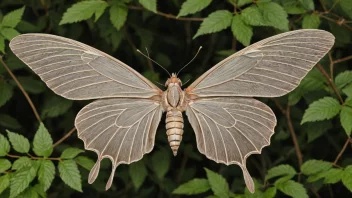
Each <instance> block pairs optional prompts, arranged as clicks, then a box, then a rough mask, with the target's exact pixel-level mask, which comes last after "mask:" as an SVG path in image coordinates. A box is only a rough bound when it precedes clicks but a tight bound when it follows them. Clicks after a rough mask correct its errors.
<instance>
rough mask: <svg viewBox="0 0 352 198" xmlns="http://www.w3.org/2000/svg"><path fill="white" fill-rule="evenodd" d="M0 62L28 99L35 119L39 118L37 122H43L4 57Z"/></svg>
mask: <svg viewBox="0 0 352 198" xmlns="http://www.w3.org/2000/svg"><path fill="white" fill-rule="evenodd" d="M0 62H1V63H2V65H3V66H4V67H5V69H6V70H7V72H8V73H9V74H10V76H11V77H12V79H13V80H14V81H15V82H16V84H17V86H18V88H20V90H21V91H22V93H23V95H24V97H26V99H27V101H28V103H29V105H30V106H31V108H32V110H33V113H34V115H35V117H36V118H37V120H38V121H39V122H42V120H41V119H40V116H39V114H38V111H37V109H36V108H35V106H34V104H33V102H32V100H31V98H30V97H29V95H28V93H27V92H26V91H25V90H24V88H23V86H22V85H21V83H20V82H19V81H18V80H17V78H16V76H15V75H14V74H13V73H12V71H11V69H10V68H9V67H8V66H7V65H6V63H5V62H4V60H3V59H2V57H0Z"/></svg>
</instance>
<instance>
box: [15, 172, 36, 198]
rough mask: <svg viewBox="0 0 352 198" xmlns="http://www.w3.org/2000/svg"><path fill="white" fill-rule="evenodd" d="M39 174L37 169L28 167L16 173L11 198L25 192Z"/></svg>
mask: <svg viewBox="0 0 352 198" xmlns="http://www.w3.org/2000/svg"><path fill="white" fill-rule="evenodd" d="M36 174H37V169H36V168H35V167H26V168H22V169H21V170H18V171H16V172H15V173H14V174H13V176H12V177H11V182H10V198H13V197H16V196H17V195H19V194H20V193H21V192H23V191H24V190H25V189H26V188H27V187H28V186H29V184H30V183H31V182H32V181H33V179H34V178H35V176H36Z"/></svg>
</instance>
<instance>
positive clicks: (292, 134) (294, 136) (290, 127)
mask: <svg viewBox="0 0 352 198" xmlns="http://www.w3.org/2000/svg"><path fill="white" fill-rule="evenodd" d="M290 111H291V108H290V105H287V108H286V119H287V125H288V130H289V131H290V133H291V137H292V141H293V144H294V145H295V150H296V155H297V160H298V164H299V167H301V166H302V164H303V157H302V152H301V149H300V148H299V144H298V141H297V136H296V133H295V131H294V128H293V125H292V121H291V115H290V114H291V112H290Z"/></svg>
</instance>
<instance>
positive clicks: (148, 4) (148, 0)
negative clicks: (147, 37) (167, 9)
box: [139, 0, 157, 13]
mask: <svg viewBox="0 0 352 198" xmlns="http://www.w3.org/2000/svg"><path fill="white" fill-rule="evenodd" d="M139 3H140V4H141V5H142V6H143V7H144V8H145V9H147V10H150V11H152V12H154V13H156V12H157V9H156V0H139Z"/></svg>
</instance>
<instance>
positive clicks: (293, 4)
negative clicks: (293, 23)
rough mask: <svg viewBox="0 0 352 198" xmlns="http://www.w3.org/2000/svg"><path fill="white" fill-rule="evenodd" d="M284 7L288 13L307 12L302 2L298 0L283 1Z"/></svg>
mask: <svg viewBox="0 0 352 198" xmlns="http://www.w3.org/2000/svg"><path fill="white" fill-rule="evenodd" d="M282 7H283V8H284V10H285V11H286V12H287V14H304V13H305V12H306V10H305V9H304V8H303V7H302V5H301V3H300V2H299V1H297V0H285V1H282Z"/></svg>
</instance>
